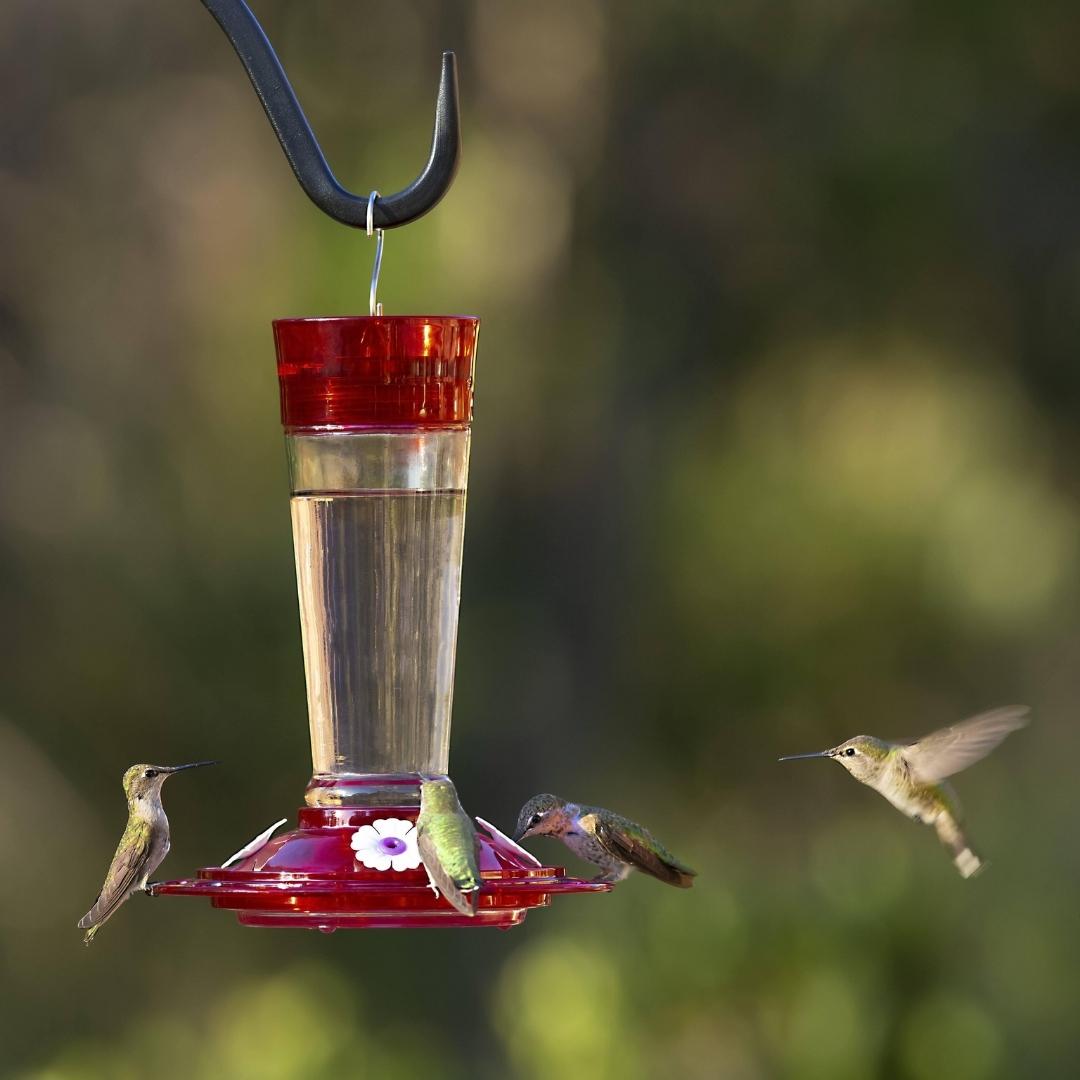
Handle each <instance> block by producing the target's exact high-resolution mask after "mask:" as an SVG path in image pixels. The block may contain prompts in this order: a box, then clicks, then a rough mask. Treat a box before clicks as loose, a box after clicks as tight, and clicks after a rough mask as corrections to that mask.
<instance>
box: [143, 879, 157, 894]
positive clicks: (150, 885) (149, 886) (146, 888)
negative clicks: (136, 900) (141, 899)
mask: <svg viewBox="0 0 1080 1080" xmlns="http://www.w3.org/2000/svg"><path fill="white" fill-rule="evenodd" d="M160 884H161V882H160V881H148V882H146V884H145V885H143V887H142V891H143V892H144V893H146V895H147V896H157V893H156V892H155V891H154V890H155V889H156V888H157V887H158V886H159V885H160Z"/></svg>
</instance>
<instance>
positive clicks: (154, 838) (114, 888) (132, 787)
mask: <svg viewBox="0 0 1080 1080" xmlns="http://www.w3.org/2000/svg"><path fill="white" fill-rule="evenodd" d="M216 764H217V762H216V761H194V762H192V763H191V764H190V765H132V766H131V768H130V769H128V770H127V772H125V773H124V795H125V796H127V804H128V822H127V828H126V829H124V835H123V836H121V837H120V843H119V845H118V846H117V849H116V854H115V855H114V856H113V860H112V865H111V866H110V867H109V872H108V874H106V875H105V884H104V885H102V886H101V892H100V894H99V895H98V898H97V900H96V901H95V902H94V906H93V907H92V908H91V909H90V910H89V911H88V912H87V913H86V914H85V915H84V916H83V917H82V918H81V919H80V920H79V924H78V925H79V929H80V930H85V931H86V936H85V937H84V938H83V940H84V941H85V943H86V944H87V945H89V944H90V942H91V941H93V940H94V935H95V934H96V933H97V932H98V931H99V930H100V929H101V927H102V926H103V925H104V923H105V922H107V921H108V919H109V918H111V917H112V915H113V913H114V912H115V911H116V909H117V908H118V907H119V906H120V905H121V904H122V903H123V902H124V901H125V900H127V898H128V897H129V896H131V895H132V893H136V892H138V891H139V890H140V889H142V890H144V891H146V890H147V880H148V879H149V877H150V875H151V874H152V873H153V872H154V871H155V870H156V869H157V868H158V867H159V866H160V865H161V862H162V860H163V859H164V858H165V856H166V855H168V854H169V819H168V818H167V817H166V816H165V810H164V808H163V807H162V805H161V785H162V784H164V783H165V781H166V780H167V779H168V778H169V777H170V776H172V774H173V773H178V772H183V771H184V770H185V769H198V768H201V767H202V766H203V765H216Z"/></svg>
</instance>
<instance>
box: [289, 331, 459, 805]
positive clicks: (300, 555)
mask: <svg viewBox="0 0 1080 1080" xmlns="http://www.w3.org/2000/svg"><path fill="white" fill-rule="evenodd" d="M477 329H478V320H477V319H474V318H466V317H430V318H429V317H424V316H377V317H367V318H365V317H353V318H335V319H283V320H279V321H277V322H275V323H274V335H275V340H276V344H277V356H278V375H279V379H280V383H281V415H282V422H283V424H284V426H285V439H286V446H287V451H288V460H289V477H290V486H291V493H292V497H291V508H292V526H293V541H294V545H295V550H296V579H297V587H298V591H299V598H300V623H301V632H302V638H303V646H304V665H305V671H306V678H307V700H308V716H309V723H310V728H311V757H312V764H313V776H312V779H311V782H310V784H309V785H308V790H307V793H306V796H305V798H306V801H307V802H308V804H309V805H312V806H341V805H380V804H382V805H402V804H403V803H404V804H407V803H410V802H413V801H415V799H416V797H417V791H418V787H417V785H418V780H419V774H421V773H423V774H428V775H444V774H445V773H446V771H447V757H448V752H449V745H450V710H451V704H452V700H453V691H454V654H455V650H456V645H457V625H458V604H459V597H460V589H461V554H462V542H463V539H464V531H465V494H466V487H467V480H468V468H469V425H470V421H471V419H472V393H473V357H474V354H475V348H476V336H477Z"/></svg>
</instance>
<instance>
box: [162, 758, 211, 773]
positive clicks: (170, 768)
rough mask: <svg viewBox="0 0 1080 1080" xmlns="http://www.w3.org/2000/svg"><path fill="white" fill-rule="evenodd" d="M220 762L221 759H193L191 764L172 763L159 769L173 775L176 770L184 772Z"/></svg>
mask: <svg viewBox="0 0 1080 1080" xmlns="http://www.w3.org/2000/svg"><path fill="white" fill-rule="evenodd" d="M220 764H221V762H220V761H193V762H192V763H191V764H190V765H170V766H168V767H166V768H163V769H159V770H158V771H159V772H163V773H169V774H170V775H172V774H173V773H174V772H183V771H184V770H185V769H201V768H202V767H203V766H204V765H220Z"/></svg>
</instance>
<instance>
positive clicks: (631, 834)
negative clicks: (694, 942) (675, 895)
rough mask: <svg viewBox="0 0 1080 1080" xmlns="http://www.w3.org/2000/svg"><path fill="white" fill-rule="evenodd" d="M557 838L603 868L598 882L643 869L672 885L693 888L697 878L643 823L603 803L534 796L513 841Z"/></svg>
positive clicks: (615, 879)
mask: <svg viewBox="0 0 1080 1080" xmlns="http://www.w3.org/2000/svg"><path fill="white" fill-rule="evenodd" d="M544 835H548V836H555V837H558V839H560V840H561V841H562V842H563V843H564V844H565V845H566V846H567V847H568V848H569V849H570V850H571V851H572V852H573V853H574V854H575V855H577V856H578V858H580V859H584V860H585V861H586V862H591V863H593V864H594V865H595V866H598V867H599V868H600V871H601V872H600V874H598V875H597V877H596V878H595V879H594V880H596V881H610V882H612V883H614V882H618V881H622V880H623V879H624V878H625V877H626V876H627V875H628V874H629V873H630V871H631V870H640V871H641V872H642V873H645V874H649V875H650V876H651V877H654V878H659V879H660V880H661V881H664V882H667V884H668V885H675V886H677V887H678V888H680V889H689V888H690V886H691V885H693V883H694V878H695V877H696V876H697V871H696V870H691V869H690V867H689V866H687V865H686V864H685V863H682V862H680V861H679V860H678V859H676V858H675V856H674V855H672V854H671V852H670V851H668V850H667V848H665V847H664V845H663V844H661V843H660V841H659V840H657V839H656V837H654V836H653V834H652V833H651V832H649V830H648V829H646V828H645V827H644V826H643V825H638V824H637V823H636V822H633V821H630V820H629V819H628V818H624V817H620V816H619V815H618V814H614V813H612V812H611V811H610V810H605V809H604V808H603V807H600V806H583V805H581V804H579V803H572V802H567V801H566V800H565V799H560V798H559V797H558V796H557V795H535V796H533V798H531V799H530V800H529V801H528V802H527V803H526V804H525V805H524V806H523V807H522V808H521V813H520V814H518V819H517V827H516V828H515V830H514V840H515V841H518V840H523V839H525V837H527V836H544Z"/></svg>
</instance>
